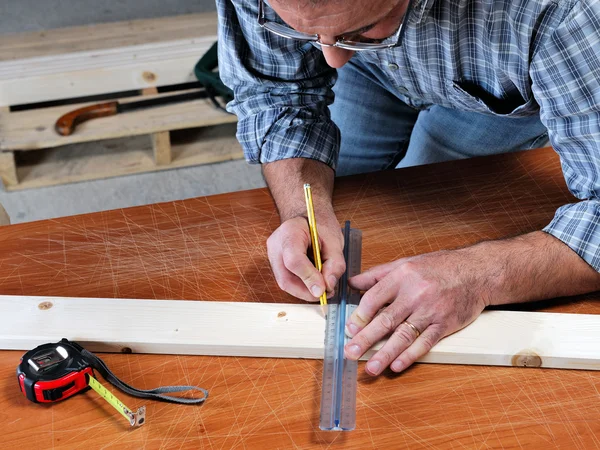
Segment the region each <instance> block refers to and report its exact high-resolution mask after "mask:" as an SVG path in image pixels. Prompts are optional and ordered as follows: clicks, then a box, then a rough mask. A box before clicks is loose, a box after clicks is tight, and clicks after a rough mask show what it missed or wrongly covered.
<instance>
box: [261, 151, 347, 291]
mask: <svg viewBox="0 0 600 450" xmlns="http://www.w3.org/2000/svg"><path fill="white" fill-rule="evenodd" d="M263 173H264V176H265V179H266V181H267V184H268V185H269V188H270V190H271V193H272V195H273V198H274V200H275V203H276V204H277V209H278V210H279V215H280V217H281V222H282V225H281V226H280V227H279V228H278V229H277V230H276V231H275V232H274V233H273V234H272V235H271V237H270V238H269V240H268V241H267V251H268V255H269V261H270V262H271V267H272V268H273V273H274V275H275V278H276V280H277V282H278V284H279V287H280V288H281V289H283V290H284V291H286V292H288V293H290V294H292V295H294V296H295V297H298V298H302V299H304V300H308V301H314V300H315V299H316V298H318V297H319V296H320V295H321V294H322V293H323V292H324V291H328V292H329V293H332V291H333V289H334V288H335V284H336V283H337V280H338V279H339V277H340V276H341V275H342V273H343V272H344V270H345V267H346V266H345V262H344V257H343V244H344V242H343V237H342V233H341V230H340V226H339V222H338V220H337V218H336V216H335V213H334V211H333V205H332V193H333V180H334V171H333V170H332V169H331V168H330V167H329V166H327V165H326V164H323V163H321V162H319V161H315V160H311V159H304V158H294V159H285V160H281V161H276V162H272V163H269V164H265V165H263ZM304 183H310V185H311V189H312V192H313V203H314V207H315V216H316V221H317V229H318V231H319V240H320V244H319V245H320V248H321V257H322V260H323V271H322V274H320V273H319V272H318V271H317V269H316V268H315V266H314V264H313V263H312V262H311V261H310V260H309V259H308V257H307V256H306V252H307V249H308V247H309V245H310V242H311V241H310V234H309V230H308V223H307V218H306V202H305V199H304V190H303V185H304Z"/></svg>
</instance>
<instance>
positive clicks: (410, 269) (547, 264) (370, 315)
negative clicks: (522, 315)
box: [346, 231, 600, 375]
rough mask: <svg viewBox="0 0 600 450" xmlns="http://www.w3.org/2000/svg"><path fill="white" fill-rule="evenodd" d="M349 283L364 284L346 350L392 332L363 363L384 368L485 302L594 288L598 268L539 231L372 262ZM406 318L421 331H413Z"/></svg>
mask: <svg viewBox="0 0 600 450" xmlns="http://www.w3.org/2000/svg"><path fill="white" fill-rule="evenodd" d="M351 284H352V285H353V286H354V287H355V288H357V289H361V290H366V291H367V292H366V293H365V295H364V296H363V298H362V300H361V302H360V304H359V306H358V307H357V309H356V310H355V312H354V314H353V315H352V317H351V319H350V320H349V321H348V323H347V333H348V334H349V335H351V336H354V338H353V339H352V340H351V341H350V342H349V343H348V344H347V346H346V354H347V355H348V357H350V358H352V359H357V358H359V357H360V356H362V355H363V354H364V353H365V352H366V351H367V350H369V349H370V348H371V347H372V346H373V345H374V344H375V343H377V342H378V341H379V340H381V339H382V338H384V337H385V336H387V335H389V334H390V333H391V336H390V337H389V339H388V341H387V343H386V344H385V345H384V346H383V347H382V349H381V350H379V351H378V352H377V353H376V354H375V355H374V356H373V357H372V358H371V359H370V360H369V362H368V363H367V366H366V370H367V372H368V373H370V374H371V375H379V374H380V373H381V372H382V371H383V369H385V368H386V367H387V366H390V367H391V369H392V370H393V371H395V372H400V371H402V370H404V369H405V368H406V367H408V366H410V365H411V364H412V363H413V362H415V361H416V360H418V359H419V358H420V357H422V356H423V355H425V354H426V353H427V352H429V350H431V348H432V347H433V346H434V345H435V344H436V343H437V342H438V341H439V340H440V339H442V338H443V337H445V336H448V335H449V334H452V333H454V332H456V331H458V330H460V329H461V328H463V327H465V326H467V325H468V324H470V323H471V322H472V321H473V320H475V319H476V318H477V316H479V314H480V313H481V311H483V309H484V308H485V307H486V306H489V305H501V304H509V303H520V302H528V301H534V300H541V299H547V298H554V297H562V296H570V295H576V294H582V293H586V292H590V291H595V290H598V289H600V274H598V272H596V271H595V270H594V269H593V268H592V267H590V265H589V264H587V263H586V262H585V261H584V260H583V259H581V258H580V257H579V256H578V255H577V254H576V253H575V252H573V251H572V250H571V249H570V248H569V247H567V246H566V245H565V244H564V243H563V242H561V241H559V240H558V239H556V238H554V237H552V236H550V235H548V234H546V233H544V232H541V231H537V232H534V233H529V234H526V235H524V236H520V237H517V238H513V239H507V240H500V241H488V242H482V243H480V244H477V245H473V246H470V247H465V248H462V249H458V250H449V251H439V252H434V253H428V254H424V255H419V256H415V257H411V258H403V259H400V260H398V261H394V262H392V263H388V264H384V265H382V266H378V267H374V268H372V269H370V270H368V271H366V272H364V273H362V274H361V275H358V276H356V277H354V278H353V279H352V280H351ZM387 303H391V304H390V305H389V306H388V307H387V308H385V309H384V310H383V311H382V312H381V313H380V314H378V315H377V313H378V312H379V311H380V309H381V308H383V307H385V306H386V304H387ZM405 320H408V321H409V322H410V323H411V324H412V325H414V326H415V327H416V328H417V330H419V332H420V333H421V334H420V335H419V336H416V333H415V332H414V330H413V329H412V328H411V327H409V326H407V325H405V324H403V322H404V321H405Z"/></svg>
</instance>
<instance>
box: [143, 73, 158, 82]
mask: <svg viewBox="0 0 600 450" xmlns="http://www.w3.org/2000/svg"><path fill="white" fill-rule="evenodd" d="M142 78H143V79H144V81H145V82H146V83H154V82H155V81H156V78H157V77H156V74H155V73H152V72H144V73H142Z"/></svg>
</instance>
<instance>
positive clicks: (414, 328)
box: [402, 320, 421, 339]
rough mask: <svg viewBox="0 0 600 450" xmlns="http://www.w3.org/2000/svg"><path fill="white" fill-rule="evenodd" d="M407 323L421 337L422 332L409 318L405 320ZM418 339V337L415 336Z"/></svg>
mask: <svg viewBox="0 0 600 450" xmlns="http://www.w3.org/2000/svg"><path fill="white" fill-rule="evenodd" d="M402 323H405V324H406V325H408V326H409V327H410V328H411V329H412V330H413V331H414V332H415V334H416V335H417V337H419V336H420V335H421V332H420V331H419V330H418V329H417V327H415V326H414V325H413V324H412V323H410V322H409V321H408V320H405V321H404V322H402ZM415 339H416V338H415Z"/></svg>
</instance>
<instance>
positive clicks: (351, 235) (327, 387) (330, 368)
mask: <svg viewBox="0 0 600 450" xmlns="http://www.w3.org/2000/svg"><path fill="white" fill-rule="evenodd" d="M361 253H362V232H361V231H360V230H356V229H352V228H350V222H346V225H345V228H344V258H345V260H346V272H345V273H344V274H343V275H342V277H341V278H340V281H339V283H338V286H337V289H336V295H335V296H334V298H333V299H331V301H328V306H327V319H326V320H327V323H326V325H325V355H324V358H323V387H322V390H321V415H320V421H319V428H321V430H328V431H351V430H353V429H354V428H355V427H356V385H357V373H358V361H353V360H349V359H346V358H345V357H344V346H345V345H346V343H347V342H348V341H349V340H350V338H348V336H346V332H345V328H346V321H347V320H348V318H349V317H350V316H351V315H352V312H353V311H354V310H355V309H356V306H358V303H359V301H360V293H359V292H358V291H355V290H354V289H351V288H350V287H349V286H348V278H351V277H353V276H355V275H358V274H359V273H360V267H361Z"/></svg>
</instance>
